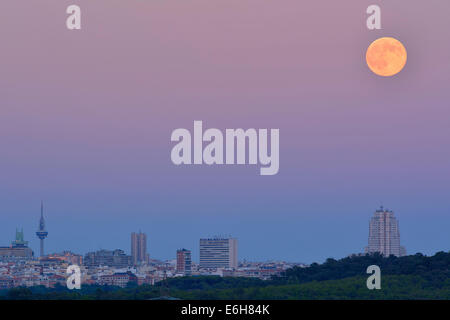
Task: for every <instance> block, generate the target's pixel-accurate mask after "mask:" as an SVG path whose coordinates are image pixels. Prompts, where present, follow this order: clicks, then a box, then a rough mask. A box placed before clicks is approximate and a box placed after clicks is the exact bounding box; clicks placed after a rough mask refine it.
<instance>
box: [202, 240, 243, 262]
mask: <svg viewBox="0 0 450 320" xmlns="http://www.w3.org/2000/svg"><path fill="white" fill-rule="evenodd" d="M237 265H238V261H237V239H236V238H220V237H217V238H211V239H200V268H205V269H216V268H234V269H236V268H237Z"/></svg>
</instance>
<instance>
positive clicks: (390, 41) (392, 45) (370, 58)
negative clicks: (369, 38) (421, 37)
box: [366, 37, 407, 77]
mask: <svg viewBox="0 0 450 320" xmlns="http://www.w3.org/2000/svg"><path fill="white" fill-rule="evenodd" d="M406 57H407V54H406V49H405V47H404V46H403V44H402V43H401V42H400V41H398V40H397V39H394V38H389V37H385V38H379V39H377V40H375V41H374V42H372V43H371V45H370V46H369V48H368V49H367V52H366V61H367V65H368V66H369V68H370V70H372V72H373V73H375V74H377V75H379V76H382V77H390V76H393V75H395V74H397V73H399V72H400V71H402V69H403V67H404V66H405V64H406Z"/></svg>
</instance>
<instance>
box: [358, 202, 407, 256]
mask: <svg viewBox="0 0 450 320" xmlns="http://www.w3.org/2000/svg"><path fill="white" fill-rule="evenodd" d="M365 252H366V253H375V252H379V253H381V254H382V255H384V256H386V257H388V256H390V255H394V256H397V257H401V256H404V255H406V249H405V248H404V247H402V246H400V230H399V226H398V221H397V219H396V218H395V217H394V212H392V211H390V210H385V209H383V207H381V208H380V209H378V210H377V211H375V214H374V216H373V217H372V218H371V219H370V224H369V245H368V246H367V247H366V249H365Z"/></svg>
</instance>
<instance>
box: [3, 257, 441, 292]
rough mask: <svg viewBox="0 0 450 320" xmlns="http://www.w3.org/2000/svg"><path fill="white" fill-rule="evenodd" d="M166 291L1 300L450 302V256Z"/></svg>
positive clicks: (357, 260)
mask: <svg viewBox="0 0 450 320" xmlns="http://www.w3.org/2000/svg"><path fill="white" fill-rule="evenodd" d="M369 265H378V266H379V267H380V268H381V290H368V289H367V287H366V280H367V278H368V276H369V275H368V274H366V269H367V267H368V266H369ZM167 286H168V289H167V288H161V284H157V285H155V286H147V285H144V286H139V287H137V286H135V285H134V286H129V287H128V288H123V289H120V288H113V287H100V286H83V287H82V289H81V290H79V291H69V290H68V289H66V288H65V287H56V288H54V289H45V288H43V287H34V288H15V289H11V290H9V291H3V292H1V293H0V299H152V298H159V297H161V295H167V293H168V294H169V295H170V296H171V297H175V298H179V299H450V252H448V253H445V252H438V253H436V254H435V255H434V256H432V257H426V256H424V255H422V254H416V255H411V256H406V257H401V258H396V257H393V256H391V257H389V258H383V257H382V256H380V255H370V256H369V255H366V256H360V257H349V258H344V259H341V260H334V259H328V260H327V261H326V262H325V263H323V264H317V263H313V264H312V265H311V266H310V267H309V268H293V269H289V270H287V271H286V273H285V274H284V275H283V276H282V277H277V278H274V279H272V280H269V281H262V280H258V279H249V278H221V277H214V276H202V277H183V278H172V279H168V281H167Z"/></svg>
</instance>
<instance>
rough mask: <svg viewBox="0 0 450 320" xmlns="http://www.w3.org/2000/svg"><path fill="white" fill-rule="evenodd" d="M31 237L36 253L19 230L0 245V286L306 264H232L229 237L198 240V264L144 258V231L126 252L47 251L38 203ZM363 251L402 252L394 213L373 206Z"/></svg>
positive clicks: (279, 269) (138, 279) (117, 282)
mask: <svg viewBox="0 0 450 320" xmlns="http://www.w3.org/2000/svg"><path fill="white" fill-rule="evenodd" d="M36 236H37V237H38V239H39V240H40V256H39V257H38V258H37V257H35V256H34V253H33V251H32V250H31V248H29V247H28V242H27V241H25V240H24V234H23V230H21V231H19V230H16V238H15V240H14V241H12V243H11V245H10V246H8V247H0V290H1V289H7V288H11V287H17V286H27V287H30V286H38V285H43V286H46V287H54V286H56V285H57V284H60V285H63V286H65V285H66V279H67V276H68V275H67V273H66V270H67V268H68V266H70V265H78V266H80V269H81V276H82V283H83V284H97V285H111V286H120V287H125V286H127V285H130V284H132V283H134V284H136V285H141V284H150V285H153V284H155V283H156V282H159V281H162V280H164V279H166V278H168V277H180V276H197V275H218V276H223V277H254V278H259V279H264V280H266V279H270V278H271V277H273V276H279V275H281V274H282V273H283V272H284V271H285V270H287V269H289V268H292V267H294V266H300V267H306V265H303V264H298V263H287V262H283V261H281V262H246V261H245V260H244V261H243V262H240V263H239V262H238V241H237V239H236V238H232V237H214V238H205V239H200V243H199V252H200V259H199V263H198V264H197V263H195V262H194V261H192V253H191V251H190V250H188V249H185V248H182V249H179V250H177V251H176V259H174V260H170V261H159V260H155V259H150V255H149V254H148V251H147V235H146V234H145V233H142V232H138V233H135V232H133V233H132V234H131V250H130V251H131V255H128V254H127V253H126V252H125V251H123V250H121V249H116V250H98V251H94V252H88V253H86V254H85V255H84V256H82V255H79V254H75V253H72V252H70V251H64V252H62V253H55V254H48V255H45V252H44V240H45V238H46V237H47V236H48V232H47V231H46V229H45V220H44V214H43V205H42V204H41V217H40V221H39V227H38V231H37V232H36ZM365 252H366V253H374V252H379V253H381V254H383V255H385V256H389V255H395V256H403V255H405V254H406V250H405V248H404V247H402V246H400V233H399V226H398V221H397V220H396V218H395V217H394V213H393V212H392V211H390V210H385V209H384V208H383V207H381V208H380V209H379V210H376V212H375V214H374V216H373V217H372V218H371V220H370V224H369V242H368V246H367V247H366V248H365Z"/></svg>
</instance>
